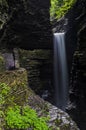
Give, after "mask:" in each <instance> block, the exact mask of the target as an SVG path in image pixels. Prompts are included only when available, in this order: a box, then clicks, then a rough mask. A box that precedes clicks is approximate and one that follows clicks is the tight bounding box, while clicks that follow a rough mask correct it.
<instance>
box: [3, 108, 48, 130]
mask: <svg viewBox="0 0 86 130" xmlns="http://www.w3.org/2000/svg"><path fill="white" fill-rule="evenodd" d="M5 121H6V128H8V129H27V128H32V130H49V127H48V126H47V124H46V121H47V118H45V117H38V116H37V113H36V111H35V110H32V109H31V108H30V107H29V106H24V107H23V108H21V107H20V106H15V107H14V108H12V107H9V108H8V110H7V111H6V117H5Z"/></svg>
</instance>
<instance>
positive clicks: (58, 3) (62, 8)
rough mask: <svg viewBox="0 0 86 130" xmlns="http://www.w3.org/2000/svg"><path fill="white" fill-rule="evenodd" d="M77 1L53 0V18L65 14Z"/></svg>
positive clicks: (51, 12) (51, 11) (51, 9)
mask: <svg viewBox="0 0 86 130" xmlns="http://www.w3.org/2000/svg"><path fill="white" fill-rule="evenodd" d="M75 2H76V0H51V8H50V15H51V20H52V19H59V18H61V17H62V16H64V15H65V14H66V13H67V11H68V10H69V9H70V8H71V7H72V6H73V4H74V3H75Z"/></svg>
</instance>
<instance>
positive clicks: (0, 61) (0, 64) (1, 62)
mask: <svg viewBox="0 0 86 130" xmlns="http://www.w3.org/2000/svg"><path fill="white" fill-rule="evenodd" d="M3 71H5V61H4V58H3V56H2V55H1V54H0V72H3Z"/></svg>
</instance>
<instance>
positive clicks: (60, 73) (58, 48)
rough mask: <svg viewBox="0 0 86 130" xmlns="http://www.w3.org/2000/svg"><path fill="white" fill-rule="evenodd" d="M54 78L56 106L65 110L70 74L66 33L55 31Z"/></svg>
mask: <svg viewBox="0 0 86 130" xmlns="http://www.w3.org/2000/svg"><path fill="white" fill-rule="evenodd" d="M54 80H55V81H54V83H55V100H56V106H57V107H59V108H61V109H62V110H65V107H66V105H67V98H68V76H67V62H66V51H65V34H64V33H54Z"/></svg>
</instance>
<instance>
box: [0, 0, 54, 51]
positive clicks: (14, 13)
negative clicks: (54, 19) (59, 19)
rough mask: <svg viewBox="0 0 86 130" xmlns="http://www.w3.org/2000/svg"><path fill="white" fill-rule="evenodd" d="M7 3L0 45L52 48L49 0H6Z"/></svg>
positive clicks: (24, 47) (0, 32) (0, 31)
mask: <svg viewBox="0 0 86 130" xmlns="http://www.w3.org/2000/svg"><path fill="white" fill-rule="evenodd" d="M7 4H8V9H7V10H6V11H5V14H6V16H7V18H4V24H3V27H2V29H1V30H0V34H1V35H0V46H4V47H9V48H13V47H20V48H23V49H34V48H35V49H36V48H38V49H39V48H42V49H44V48H52V32H51V25H50V20H49V19H50V15H49V7H50V1H49V0H47V1H46V0H43V1H42V0H38V1H36V0H29V1H28V0H19V1H15V0H7ZM3 15H4V14H3ZM1 18H2V17H1Z"/></svg>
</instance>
